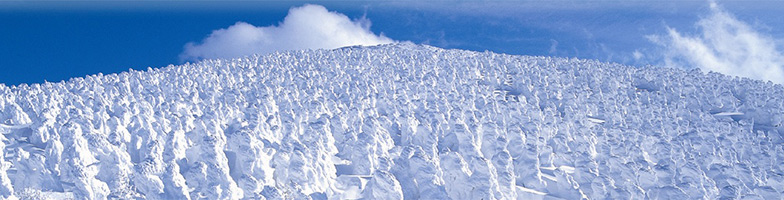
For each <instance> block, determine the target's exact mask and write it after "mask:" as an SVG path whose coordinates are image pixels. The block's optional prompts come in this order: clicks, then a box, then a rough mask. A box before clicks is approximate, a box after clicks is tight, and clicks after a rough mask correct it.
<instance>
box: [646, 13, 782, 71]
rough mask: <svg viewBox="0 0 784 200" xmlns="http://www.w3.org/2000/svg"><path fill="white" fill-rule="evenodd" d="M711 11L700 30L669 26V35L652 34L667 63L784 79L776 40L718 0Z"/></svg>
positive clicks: (698, 24) (652, 39)
mask: <svg viewBox="0 0 784 200" xmlns="http://www.w3.org/2000/svg"><path fill="white" fill-rule="evenodd" d="M710 9H711V12H710V15H708V16H706V17H704V18H702V19H700V20H699V21H698V22H697V24H696V26H697V28H698V29H699V31H700V34H696V35H687V34H683V33H681V32H679V31H677V30H675V29H674V28H670V27H667V35H663V36H650V37H649V39H651V41H653V42H655V43H657V44H659V45H661V46H662V47H664V48H665V51H664V53H663V55H664V62H665V65H668V66H672V67H688V66H696V67H699V68H701V69H703V70H708V71H714V72H719V73H723V74H728V75H734V76H741V77H748V78H753V79H761V80H769V81H773V82H774V83H784V54H782V53H781V52H779V51H778V50H777V48H776V41H775V40H774V39H773V38H772V37H770V36H768V35H765V34H763V33H760V32H757V31H756V30H754V28H752V27H751V26H750V25H748V24H746V23H744V22H743V21H740V20H738V19H737V18H735V17H734V16H733V15H732V14H730V13H728V12H727V11H725V10H724V9H722V8H721V7H720V6H719V5H717V4H716V3H715V2H711V4H710Z"/></svg>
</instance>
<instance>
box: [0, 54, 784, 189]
mask: <svg viewBox="0 0 784 200" xmlns="http://www.w3.org/2000/svg"><path fill="white" fill-rule="evenodd" d="M0 112H2V113H1V114H0V133H2V136H0V139H2V141H3V142H2V143H0V151H2V154H3V159H2V160H0V195H2V197H4V198H11V199H13V198H33V199H35V198H41V199H43V198H76V199H83V198H89V199H104V198H146V199H201V198H208V199H241V198H245V199H264V198H267V199H291V198H296V199H306V198H312V199H353V198H369V199H400V198H405V199H448V198H451V199H559V198H560V199H579V198H582V197H588V198H591V199H605V198H610V199H644V198H650V199H694V198H707V199H715V198H723V197H730V198H739V197H740V198H750V199H780V198H782V196H784V193H783V192H784V127H783V126H782V123H783V122H784V88H782V86H781V85H774V84H772V83H769V82H768V83H765V82H761V81H753V80H749V79H740V78H732V77H727V76H724V75H720V74H716V73H707V74H705V73H703V72H700V71H696V70H695V71H682V70H677V69H665V68H652V67H644V68H635V67H628V66H622V65H617V64H608V63H601V62H597V61H591V60H578V59H563V58H548V57H530V56H511V55H503V54H495V53H489V52H484V53H482V52H472V51H463V50H444V49H439V48H434V47H429V46H418V45H412V44H393V45H381V46H376V47H350V48H341V49H336V50H307V51H290V52H282V53H273V54H269V55H264V56H252V57H246V58H240V59H233V60H207V61H204V62H200V63H197V64H186V65H182V66H169V67H166V68H161V69H149V70H147V71H130V72H123V73H120V74H109V75H100V74H99V75H94V76H88V77H86V78H74V79H71V80H69V81H67V82H60V83H44V84H33V85H21V86H12V87H8V86H5V85H0Z"/></svg>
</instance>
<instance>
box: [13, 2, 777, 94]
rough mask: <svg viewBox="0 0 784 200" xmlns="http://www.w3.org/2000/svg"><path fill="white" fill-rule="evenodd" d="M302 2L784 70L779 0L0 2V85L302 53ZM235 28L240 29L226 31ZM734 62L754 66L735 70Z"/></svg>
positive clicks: (668, 58) (519, 47)
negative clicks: (236, 47)
mask: <svg viewBox="0 0 784 200" xmlns="http://www.w3.org/2000/svg"><path fill="white" fill-rule="evenodd" d="M308 3H310V4H316V5H321V6H323V7H324V8H326V9H327V10H328V11H330V12H332V13H333V14H330V15H329V16H337V17H339V16H341V15H344V16H345V17H347V18H348V19H349V20H351V21H350V22H351V23H354V24H355V25H357V26H356V27H360V30H359V32H361V31H363V30H364V31H368V33H357V34H360V35H365V36H373V37H376V38H375V39H371V40H370V41H371V42H373V41H385V40H384V39H389V40H394V41H410V42H413V43H417V44H429V45H432V46H437V47H442V48H456V49H468V50H477V51H485V50H489V51H493V52H499V53H507V54H520V55H544V56H560V57H578V58H586V59H598V60H601V61H608V62H619V63H623V64H629V65H635V66H643V65H648V64H650V65H658V66H673V67H685V68H689V67H700V68H703V69H708V70H713V71H719V72H724V73H728V74H733V75H740V76H747V77H752V78H758V79H763V80H773V81H774V82H776V79H778V78H781V76H772V75H766V74H776V73H778V72H779V71H781V68H782V67H783V66H784V64H783V63H784V59H782V58H784V56H781V53H780V52H781V47H782V41H781V40H780V39H781V38H784V30H783V29H784V16H782V15H780V14H778V13H780V12H782V8H784V3H781V2H776V1H719V2H717V3H716V4H715V5H717V6H716V7H712V6H711V2H708V1H645V2H639V1H635V2H629V1H483V2H475V1H436V2H416V1H391V2H365V1H315V2H299V1H295V2H289V1H286V2H284V1H261V2H253V1H237V2H228V3H226V2H212V1H184V2H183V1H178V2H161V1H143V2H129V1H109V2H92V1H80V2H67V1H45V2H16V1H14V2H0V27H2V28H0V83H4V84H6V85H17V84H21V83H41V82H44V81H45V80H46V81H49V82H58V81H61V80H67V79H69V78H71V77H83V76H86V75H90V74H97V73H104V74H107V73H117V72H122V71H127V70H128V69H131V68H132V69H137V70H144V69H147V68H148V67H153V68H155V67H165V66H167V65H169V64H175V65H176V64H181V63H183V62H184V61H187V60H194V59H198V58H197V56H202V57H208V58H209V57H211V56H209V55H213V56H217V57H221V56H224V57H225V56H233V55H241V54H242V53H246V52H249V51H260V52H259V53H264V52H265V51H268V50H277V49H286V48H288V49H296V48H304V47H307V45H311V44H303V45H304V46H296V47H293V46H292V47H282V46H281V45H284V44H288V43H292V42H291V41H298V40H294V39H291V37H288V36H289V35H295V36H297V37H300V36H301V37H310V36H309V35H308V34H307V33H306V32H308V31H301V30H302V27H310V26H312V24H302V23H300V24H299V25H297V23H299V22H290V23H288V25H285V26H284V25H282V24H283V23H282V22H283V21H284V18H286V16H287V15H289V10H290V9H291V8H298V7H301V6H303V5H305V4H308ZM303 10H306V9H303ZM306 11H308V12H310V11H311V10H306ZM303 12H304V11H303ZM303 16H304V17H305V18H304V19H305V20H307V19H320V18H317V17H316V18H307V17H308V16H307V15H306V14H303ZM311 17H312V16H311ZM320 17H324V16H320ZM336 20H339V19H337V18H336ZM292 21H293V20H292ZM238 22H244V24H246V25H244V26H236V29H232V28H230V27H234V26H235V25H237V23H238ZM316 23H318V22H316ZM240 27H244V29H239V28H240ZM284 27H286V28H284ZM297 27H300V28H297ZM356 27H353V29H352V27H351V24H349V25H348V29H350V30H348V29H346V30H348V31H347V32H348V33H352V32H357V31H354V30H355V29H356ZM221 29H228V30H240V31H243V30H244V31H257V32H258V31H261V32H264V31H268V32H265V33H264V34H266V35H270V34H269V33H277V34H278V36H277V37H273V38H272V39H269V41H265V42H264V43H263V44H264V45H266V46H264V45H261V46H258V45H257V46H256V47H253V48H249V49H248V50H246V51H239V52H236V54H226V55H218V54H214V53H215V52H214V50H210V49H215V48H216V47H227V48H229V47H233V46H231V45H230V44H227V43H226V42H225V41H227V40H228V39H226V38H229V39H232V38H235V36H237V35H231V34H229V33H231V31H226V32H227V35H226V36H222V37H223V38H221V37H219V35H214V36H215V37H214V38H216V39H215V40H214V41H213V42H207V40H206V38H210V37H211V34H213V33H214V32H213V31H216V30H221ZM244 36H248V37H249V38H252V37H254V36H253V35H244ZM741 36H749V37H741ZM278 40H279V41H278ZM275 41H277V42H275ZM366 41H367V40H366ZM233 42H240V43H242V42H243V41H242V40H240V41H233ZM338 42H340V41H338ZM189 43H190V44H191V47H192V48H191V49H192V50H191V51H187V50H186V49H187V48H186V44H189ZM208 44H209V45H208ZM232 44H235V43H232ZM259 44H261V43H259ZM338 44H340V43H338ZM268 46H278V47H280V48H273V49H269V48H268ZM728 46H729V47H738V48H730V49H727V48H726V47H728ZM265 48H266V49H265ZM738 49H741V50H743V51H741V50H738ZM210 51H213V52H210ZM188 52H190V53H188ZM760 52H763V53H760ZM210 53H213V54H210ZM189 55H192V56H190V57H189ZM758 55H763V56H761V57H760V56H758ZM706 58H711V59H706ZM741 65H742V66H759V67H758V68H738V67H733V66H741ZM748 71H754V72H758V73H749V72H748ZM771 72H775V73H771Z"/></svg>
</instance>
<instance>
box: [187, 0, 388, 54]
mask: <svg viewBox="0 0 784 200" xmlns="http://www.w3.org/2000/svg"><path fill="white" fill-rule="evenodd" d="M392 42H395V41H393V40H392V39H389V38H387V37H385V36H384V35H383V34H381V35H376V34H374V33H373V32H371V31H370V21H369V20H367V19H365V18H361V19H356V20H351V19H349V18H348V17H346V16H345V15H343V14H340V13H337V12H329V11H328V10H327V9H326V8H324V7H323V6H320V5H311V4H308V5H304V6H302V7H294V8H291V9H290V10H289V14H288V16H286V18H285V19H284V20H283V22H281V23H280V24H279V25H278V26H266V27H257V26H253V25H251V24H248V23H245V22H237V23H236V24H234V25H232V26H230V27H228V28H225V29H220V30H215V31H213V32H212V34H210V35H209V36H208V37H207V38H205V39H204V40H203V41H202V42H201V43H193V42H190V43H188V44H186V45H185V50H184V51H183V52H182V53H181V54H180V60H182V61H185V60H199V59H210V58H233V57H239V56H245V55H250V54H254V53H270V52H275V51H281V50H296V49H332V48H338V47H344V46H353V45H377V44H385V43H392Z"/></svg>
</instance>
